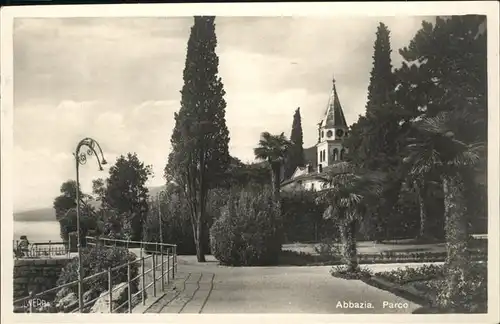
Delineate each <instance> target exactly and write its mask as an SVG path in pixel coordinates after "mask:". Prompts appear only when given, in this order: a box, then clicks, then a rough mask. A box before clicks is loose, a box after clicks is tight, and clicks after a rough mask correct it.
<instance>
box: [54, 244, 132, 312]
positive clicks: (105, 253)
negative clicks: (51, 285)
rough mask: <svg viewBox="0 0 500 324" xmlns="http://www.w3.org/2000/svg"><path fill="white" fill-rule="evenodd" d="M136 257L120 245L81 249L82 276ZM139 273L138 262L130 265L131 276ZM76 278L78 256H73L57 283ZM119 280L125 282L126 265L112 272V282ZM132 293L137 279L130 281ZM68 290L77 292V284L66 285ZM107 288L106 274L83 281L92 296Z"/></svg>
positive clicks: (118, 281) (61, 283)
mask: <svg viewBox="0 0 500 324" xmlns="http://www.w3.org/2000/svg"><path fill="white" fill-rule="evenodd" d="M135 259H136V256H135V254H133V253H131V252H129V251H128V249H126V248H122V247H104V246H101V245H97V246H93V247H88V248H84V249H82V268H83V270H84V273H83V277H88V276H91V275H94V274H97V273H100V272H103V271H107V270H108V268H114V267H117V266H119V265H122V264H125V263H127V262H130V261H134V260H135ZM138 273H139V263H134V264H132V265H131V276H132V278H134V277H136V276H137V275H138ZM75 280H78V258H74V259H73V260H71V262H70V263H68V264H67V265H66V266H65V267H64V268H63V269H62V272H61V274H60V275H59V279H58V280H57V285H63V284H66V283H70V282H73V281H75ZM121 282H127V267H122V268H120V269H118V270H115V271H113V272H112V284H113V285H116V284H118V283H121ZM132 287H133V288H132V290H133V291H132V293H135V292H137V291H138V281H137V280H136V281H134V282H133V283H132ZM68 289H69V291H71V292H74V293H75V294H78V286H77V285H72V286H69V287H68ZM107 290H108V275H107V273H104V274H103V275H100V276H96V277H94V278H92V279H89V280H86V281H85V282H84V291H91V292H92V297H91V298H95V297H97V296H99V295H100V294H101V293H102V292H104V291H107ZM62 297H64V296H62ZM56 302H57V301H56Z"/></svg>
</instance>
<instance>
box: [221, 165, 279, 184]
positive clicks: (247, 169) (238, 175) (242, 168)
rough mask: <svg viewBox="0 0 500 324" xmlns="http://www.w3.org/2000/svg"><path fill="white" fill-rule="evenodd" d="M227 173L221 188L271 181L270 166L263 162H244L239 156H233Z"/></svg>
mask: <svg viewBox="0 0 500 324" xmlns="http://www.w3.org/2000/svg"><path fill="white" fill-rule="evenodd" d="M231 160H232V162H231V164H230V165H229V168H228V170H227V174H226V181H225V182H224V183H223V184H222V185H220V186H219V187H220V188H224V189H229V188H231V187H235V186H236V187H240V188H244V187H247V186H249V185H260V186H264V185H267V184H268V183H269V172H270V170H269V167H268V166H267V165H266V164H263V163H243V162H241V161H240V160H239V159H237V158H234V157H233V158H232V159H231Z"/></svg>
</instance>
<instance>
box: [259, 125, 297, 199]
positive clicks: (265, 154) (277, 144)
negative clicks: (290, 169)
mask: <svg viewBox="0 0 500 324" xmlns="http://www.w3.org/2000/svg"><path fill="white" fill-rule="evenodd" d="M291 145H292V144H291V142H290V141H289V140H288V139H287V138H286V136H285V134H284V133H281V134H280V135H271V134H270V133H269V132H263V133H262V134H261V139H260V141H259V146H258V147H256V148H254V154H255V157H256V158H257V159H258V160H263V161H267V162H268V163H269V166H270V167H271V185H272V188H273V193H274V198H275V199H276V201H279V200H280V185H281V180H282V179H281V171H282V168H283V162H284V161H285V158H286V154H287V152H288V150H289V149H290V147H291Z"/></svg>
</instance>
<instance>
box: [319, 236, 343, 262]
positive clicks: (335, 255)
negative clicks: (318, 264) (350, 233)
mask: <svg viewBox="0 0 500 324" xmlns="http://www.w3.org/2000/svg"><path fill="white" fill-rule="evenodd" d="M314 251H315V252H316V253H317V254H318V255H319V256H322V257H328V258H329V259H331V260H341V259H342V252H341V248H340V244H339V242H338V240H335V239H324V240H322V241H321V243H319V244H318V245H315V246H314Z"/></svg>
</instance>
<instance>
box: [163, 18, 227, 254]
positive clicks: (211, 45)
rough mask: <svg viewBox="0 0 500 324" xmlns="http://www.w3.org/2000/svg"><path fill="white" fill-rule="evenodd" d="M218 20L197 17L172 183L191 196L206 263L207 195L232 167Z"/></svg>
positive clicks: (169, 169) (174, 140)
mask: <svg viewBox="0 0 500 324" xmlns="http://www.w3.org/2000/svg"><path fill="white" fill-rule="evenodd" d="M216 45H217V37H216V34H215V17H208V16H202V17H199V16H196V17H194V25H193V27H192V28H191V34H190V37H189V41H188V46H187V47H188V48H187V56H186V65H185V68H184V76H183V78H184V86H183V88H182V91H181V96H182V99H181V108H180V110H179V112H178V113H176V114H175V127H174V130H173V133H172V137H171V140H170V142H171V145H172V152H171V153H170V155H169V158H168V163H167V166H166V168H165V177H166V179H167V182H170V181H175V182H176V183H177V184H178V185H180V187H181V188H183V190H184V191H185V196H186V199H187V201H188V205H189V211H190V219H191V222H192V225H193V226H192V227H193V232H194V239H195V243H196V249H197V258H198V261H200V262H203V261H205V246H204V244H203V237H204V236H205V232H206V230H207V229H206V228H205V224H206V218H207V213H206V201H207V193H208V190H209V189H211V188H215V187H217V186H218V185H219V184H220V183H221V182H223V181H224V179H225V177H224V175H225V174H226V173H227V169H228V167H229V164H230V156H229V151H228V150H229V148H228V144H229V131H228V128H227V126H226V120H225V109H226V101H225V100H224V95H225V91H224V89H223V84H222V81H221V78H220V77H219V76H218V65H219V58H218V56H217V54H216V53H215V47H216Z"/></svg>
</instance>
